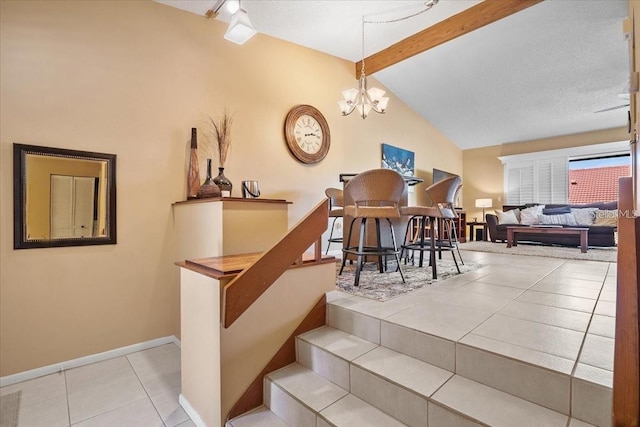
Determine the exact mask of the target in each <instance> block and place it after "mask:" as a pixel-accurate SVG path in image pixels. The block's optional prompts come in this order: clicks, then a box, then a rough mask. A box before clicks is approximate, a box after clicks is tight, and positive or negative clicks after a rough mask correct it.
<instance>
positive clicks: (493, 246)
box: [460, 242, 618, 262]
mask: <svg viewBox="0 0 640 427" xmlns="http://www.w3.org/2000/svg"><path fill="white" fill-rule="evenodd" d="M460 250H464V251H474V252H490V253H494V254H511V255H532V256H541V257H550V258H564V259H583V260H589V261H603V262H617V259H618V248H617V247H610V248H597V247H590V248H589V250H587V253H586V254H583V253H582V252H580V248H578V247H576V248H571V247H565V246H550V245H541V244H535V243H524V242H518V246H512V247H510V248H507V244H506V243H497V242H496V243H494V242H466V243H461V244H460ZM463 258H464V257H463Z"/></svg>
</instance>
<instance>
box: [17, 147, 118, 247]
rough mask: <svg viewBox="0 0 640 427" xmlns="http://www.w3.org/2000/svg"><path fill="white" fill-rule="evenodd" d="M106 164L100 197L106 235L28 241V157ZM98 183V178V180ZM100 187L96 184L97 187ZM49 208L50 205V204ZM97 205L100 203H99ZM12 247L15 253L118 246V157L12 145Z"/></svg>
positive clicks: (97, 180)
mask: <svg viewBox="0 0 640 427" xmlns="http://www.w3.org/2000/svg"><path fill="white" fill-rule="evenodd" d="M28 155H35V156H38V157H52V158H58V159H63V160H64V159H68V160H72V161H73V160H88V161H94V162H104V164H105V171H106V182H104V184H103V185H105V187H104V191H102V190H101V191H102V193H100V194H101V197H103V202H104V204H105V205H104V232H101V233H100V235H98V236H92V237H64V238H51V237H50V235H49V236H48V238H29V236H28V234H27V213H28V212H27V189H28V188H29V186H28V182H27V177H28V174H27V156H28ZM95 179H96V182H99V179H98V178H95ZM97 185H98V184H97V183H96V186H97ZM46 203H48V204H49V205H50V203H51V202H50V201H47V202H46ZM97 203H100V201H98V202H97ZM13 227H14V228H13V230H14V231H13V247H14V249H29V248H51V247H64V246H87V245H112V244H115V243H116V155H115V154H104V153H94V152H88V151H78V150H67V149H62V148H51V147H40V146H37V145H24V144H13Z"/></svg>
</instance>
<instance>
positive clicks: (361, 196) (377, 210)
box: [338, 169, 406, 286]
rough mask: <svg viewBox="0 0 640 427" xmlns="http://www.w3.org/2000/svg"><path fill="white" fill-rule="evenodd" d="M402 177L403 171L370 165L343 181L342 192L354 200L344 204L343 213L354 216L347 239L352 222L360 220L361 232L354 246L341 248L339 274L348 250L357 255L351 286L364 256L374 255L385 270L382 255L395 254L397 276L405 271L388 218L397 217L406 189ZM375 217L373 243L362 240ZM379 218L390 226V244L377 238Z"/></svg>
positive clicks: (349, 238)
mask: <svg viewBox="0 0 640 427" xmlns="http://www.w3.org/2000/svg"><path fill="white" fill-rule="evenodd" d="M405 185H406V183H405V181H404V178H402V175H400V174H399V173H397V172H395V171H393V170H391V169H373V170H369V171H366V172H362V173H360V174H358V175H356V176H355V177H354V178H353V179H351V180H350V181H349V182H348V183H347V185H345V188H344V192H345V195H348V196H349V197H348V199H349V200H352V201H353V205H349V206H345V207H344V214H345V216H351V217H353V219H352V220H351V223H350V224H349V237H348V239H347V242H351V236H352V233H353V225H354V223H355V222H356V221H360V234H359V236H358V245H357V246H347V247H344V248H343V249H342V252H343V257H342V266H341V268H340V272H339V273H338V274H342V271H343V269H344V266H345V263H346V260H347V256H348V255H349V254H351V255H355V256H356V257H357V263H356V272H355V280H354V286H358V285H359V283H360V272H361V271H362V265H363V263H364V261H365V260H366V257H367V256H373V257H376V258H377V261H378V266H379V270H380V273H383V272H384V269H383V259H384V260H386V257H387V256H394V257H395V260H396V262H397V264H398V270H399V271H400V277H401V278H402V281H403V282H404V274H403V272H402V268H401V267H400V256H399V255H400V249H399V248H398V245H397V242H396V237H395V233H394V231H393V225H392V223H391V219H393V218H400V216H401V215H400V200H401V198H402V193H403V192H404V189H405ZM370 219H373V220H374V221H375V231H376V245H375V246H372V245H366V244H365V234H366V230H367V221H368V220H370ZM380 220H386V221H387V223H388V224H389V229H390V230H391V239H392V246H391V247H385V246H383V245H382V241H381V238H380ZM347 245H349V243H348V244H347Z"/></svg>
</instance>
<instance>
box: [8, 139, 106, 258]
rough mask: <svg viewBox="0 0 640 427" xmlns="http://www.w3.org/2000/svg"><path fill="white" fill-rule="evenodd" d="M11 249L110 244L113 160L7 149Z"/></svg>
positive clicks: (85, 153)
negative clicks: (10, 161)
mask: <svg viewBox="0 0 640 427" xmlns="http://www.w3.org/2000/svg"><path fill="white" fill-rule="evenodd" d="M13 226H14V231H13V247H14V249H29V248H50V247H60V246H85V245H110V244H115V243H116V155H115V154H103V153H92V152H88V151H77V150H65V149H62V148H50V147H40V146H37V145H24V144H13Z"/></svg>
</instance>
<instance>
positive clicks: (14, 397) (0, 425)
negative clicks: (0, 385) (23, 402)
mask: <svg viewBox="0 0 640 427" xmlns="http://www.w3.org/2000/svg"><path fill="white" fill-rule="evenodd" d="M21 396H22V392H21V391H16V392H13V393H9V394H5V395H4V396H0V427H18V415H19V413H20V397H21Z"/></svg>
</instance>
